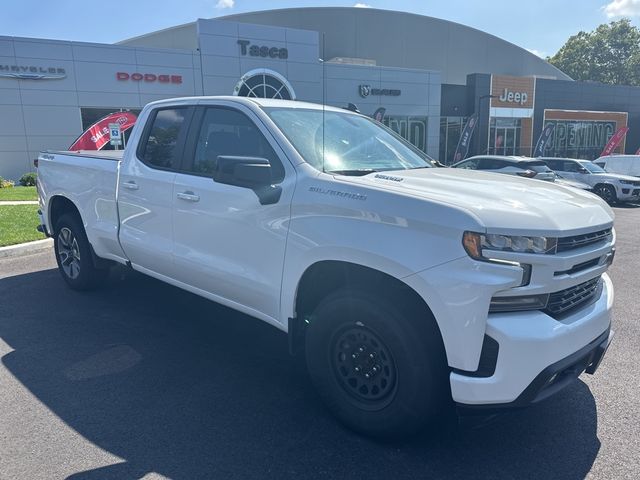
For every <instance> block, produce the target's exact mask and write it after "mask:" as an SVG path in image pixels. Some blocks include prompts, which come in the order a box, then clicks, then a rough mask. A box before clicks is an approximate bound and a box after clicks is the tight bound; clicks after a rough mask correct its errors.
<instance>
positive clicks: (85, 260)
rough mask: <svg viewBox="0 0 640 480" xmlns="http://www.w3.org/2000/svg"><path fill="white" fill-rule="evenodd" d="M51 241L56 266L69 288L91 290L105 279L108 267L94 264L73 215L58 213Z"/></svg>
mask: <svg viewBox="0 0 640 480" xmlns="http://www.w3.org/2000/svg"><path fill="white" fill-rule="evenodd" d="M53 244H54V245H53V246H54V250H55V255H56V262H57V263H58V270H59V271H60V274H61V275H62V278H63V279H64V281H65V282H67V284H68V285H69V286H70V287H71V288H73V289H74V290H91V289H93V288H96V287H98V286H99V285H101V284H102V283H103V282H104V281H105V280H106V278H107V276H108V275H109V270H108V269H99V268H96V266H95V265H94V263H93V258H92V255H91V246H90V245H89V240H88V239H87V235H86V233H85V231H84V227H83V226H82V223H81V222H80V220H79V219H78V217H77V216H76V215H72V214H65V215H62V216H61V217H60V219H59V220H58V222H57V223H56V229H55V237H54V240H53Z"/></svg>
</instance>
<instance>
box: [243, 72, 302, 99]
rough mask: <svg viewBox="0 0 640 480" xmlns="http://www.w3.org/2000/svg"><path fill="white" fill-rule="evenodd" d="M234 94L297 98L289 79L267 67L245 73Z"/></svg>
mask: <svg viewBox="0 0 640 480" xmlns="http://www.w3.org/2000/svg"><path fill="white" fill-rule="evenodd" d="M233 94H234V95H237V96H239V97H258V98H278V99H281V100H295V99H296V95H295V92H294V91H293V87H292V86H291V84H290V83H289V82H288V81H287V79H286V78H284V77H283V76H282V75H280V74H279V73H278V72H274V71H273V70H269V69H266V68H259V69H256V70H251V71H250V72H247V73H245V74H244V75H243V76H242V78H241V79H240V81H239V82H238V83H237V85H236V87H235V88H234V90H233Z"/></svg>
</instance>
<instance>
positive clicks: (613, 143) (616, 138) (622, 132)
mask: <svg viewBox="0 0 640 480" xmlns="http://www.w3.org/2000/svg"><path fill="white" fill-rule="evenodd" d="M628 131H629V127H622V128H620V129H619V130H618V131H617V132H616V133H614V134H613V136H612V137H611V139H609V143H607V146H606V147H604V150H603V151H602V153H601V154H600V156H601V157H606V156H607V155H611V154H612V153H613V151H614V150H615V149H616V147H617V146H618V145H620V142H621V141H622V140H623V139H624V137H625V136H626V135H627V132H628Z"/></svg>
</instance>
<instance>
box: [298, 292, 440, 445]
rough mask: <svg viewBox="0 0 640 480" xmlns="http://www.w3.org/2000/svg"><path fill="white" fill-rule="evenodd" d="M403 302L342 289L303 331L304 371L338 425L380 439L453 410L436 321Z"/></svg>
mask: <svg viewBox="0 0 640 480" xmlns="http://www.w3.org/2000/svg"><path fill="white" fill-rule="evenodd" d="M402 304H405V302H397V301H396V302H391V301H387V300H384V299H381V298H379V297H377V296H373V295H370V294H367V293H364V292H361V291H355V290H348V289H345V290H341V291H338V292H336V293H333V294H331V295H329V296H328V297H327V298H326V299H324V300H323V301H322V302H321V303H320V305H318V307H317V308H316V310H315V311H314V313H313V314H312V316H311V321H310V324H309V325H308V327H307V330H306V345H305V347H306V348H305V350H306V361H307V368H308V371H309V374H310V377H311V380H312V382H313V384H314V386H315V387H316V389H317V391H318V393H319V395H320V397H321V398H322V399H323V401H324V402H325V404H326V405H327V407H328V408H329V410H330V411H331V412H332V413H333V414H334V415H335V416H336V417H337V418H338V419H339V420H340V421H341V422H342V423H344V424H345V425H347V426H348V427H350V428H352V429H353V430H355V431H357V432H359V433H362V434H365V435H369V436H373V437H377V438H380V439H396V438H401V437H407V436H411V435H413V434H415V433H417V432H419V431H421V430H423V429H424V428H425V427H426V426H427V425H428V424H430V423H433V421H434V420H435V419H437V418H439V419H442V418H446V417H447V416H446V415H442V414H443V413H446V412H447V411H448V408H447V407H450V406H451V405H452V402H451V388H450V385H449V375H448V374H449V369H448V366H447V362H446V355H445V352H444V347H443V345H442V340H441V336H440V332H439V330H438V328H437V325H436V323H435V320H434V319H433V318H432V317H431V316H430V315H429V316H428V315H425V314H424V312H421V313H420V314H416V313H415V309H414V313H412V312H411V311H403V309H401V308H399V307H398V305H402ZM371 355H373V356H371ZM367 375H369V377H368V378H367Z"/></svg>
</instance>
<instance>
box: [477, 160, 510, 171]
mask: <svg viewBox="0 0 640 480" xmlns="http://www.w3.org/2000/svg"><path fill="white" fill-rule="evenodd" d="M504 166H505V163H504V162H503V161H502V160H498V159H496V158H483V159H482V160H480V166H479V169H480V170H500V169H501V168H503V167H504Z"/></svg>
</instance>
